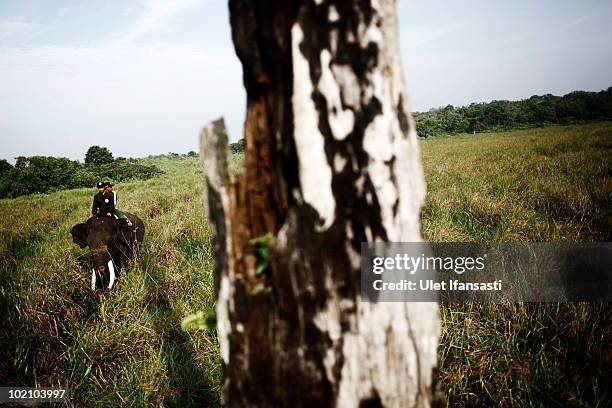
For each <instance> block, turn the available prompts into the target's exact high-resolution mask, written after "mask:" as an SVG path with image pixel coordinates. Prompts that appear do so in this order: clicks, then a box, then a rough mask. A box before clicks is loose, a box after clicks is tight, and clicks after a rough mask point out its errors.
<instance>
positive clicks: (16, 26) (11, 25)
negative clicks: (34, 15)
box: [0, 20, 38, 39]
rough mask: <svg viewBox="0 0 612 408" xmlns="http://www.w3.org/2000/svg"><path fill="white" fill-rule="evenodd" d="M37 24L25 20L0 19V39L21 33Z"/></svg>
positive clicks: (30, 29)
mask: <svg viewBox="0 0 612 408" xmlns="http://www.w3.org/2000/svg"><path fill="white" fill-rule="evenodd" d="M37 27H38V24H36V23H28V22H25V21H10V20H5V21H0V39H4V38H7V37H10V36H13V35H15V34H22V33H25V32H29V31H32V30H33V29H35V28H37Z"/></svg>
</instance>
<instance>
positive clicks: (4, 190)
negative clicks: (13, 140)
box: [0, 146, 163, 198]
mask: <svg viewBox="0 0 612 408" xmlns="http://www.w3.org/2000/svg"><path fill="white" fill-rule="evenodd" d="M162 173H163V172H162V171H161V170H160V169H159V168H157V167H156V166H152V165H148V164H142V163H139V161H138V159H126V158H122V157H118V158H117V159H114V158H113V155H112V153H111V152H110V151H109V150H108V149H107V148H105V147H100V146H92V147H90V148H89V150H88V151H87V154H86V155H85V163H81V162H79V161H76V160H70V159H67V158H65V157H51V156H32V157H23V156H20V157H17V158H16V161H15V165H14V166H12V165H11V164H10V163H8V162H7V161H6V160H0V198H13V197H19V196H22V195H28V194H36V193H49V192H52V191H57V190H68V189H72V188H80V187H93V186H94V184H95V183H96V181H99V180H104V181H113V182H124V181H129V180H147V179H149V178H151V177H155V176H157V175H160V174H162Z"/></svg>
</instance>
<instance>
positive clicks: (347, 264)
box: [202, 0, 440, 407]
mask: <svg viewBox="0 0 612 408" xmlns="http://www.w3.org/2000/svg"><path fill="white" fill-rule="evenodd" d="M230 15H231V24H232V34H233V40H234V45H235V47H236V52H237V55H238V57H239V58H240V60H241V62H242V65H243V72H244V86H245V88H246V90H247V116H246V120H245V125H244V137H245V163H244V170H243V173H242V174H241V176H240V177H239V179H238V180H233V178H232V176H231V174H229V170H228V167H227V154H228V153H227V135H226V133H225V127H224V125H223V122H222V120H219V121H216V122H213V123H212V124H211V125H209V126H208V127H206V128H204V130H203V131H202V157H203V159H204V162H205V168H206V172H207V183H208V191H209V194H208V197H209V211H210V216H211V219H212V221H213V223H214V225H215V232H216V245H217V277H218V281H217V319H218V334H219V342H220V346H221V355H222V358H223V361H224V367H225V386H224V402H225V404H226V405H227V406H232V407H234V406H235V407H245V406H249V407H278V406H292V407H294V406H297V407H314V406H316V407H320V406H321V407H324V406H339V407H381V406H384V407H423V406H429V405H431V404H432V403H436V402H437V401H440V400H439V399H438V394H437V393H436V392H435V388H436V386H435V380H436V375H435V367H436V361H437V357H436V354H437V346H438V338H439V331H440V328H439V317H438V308H437V305H436V304H431V303H412V304H406V303H367V302H363V301H360V287H359V285H360V255H359V254H360V245H361V243H362V242H372V241H412V242H413V241H420V240H421V234H420V223H419V215H420V209H421V205H422V202H423V198H424V191H425V188H424V181H423V175H422V170H421V166H420V161H419V150H418V144H417V140H416V133H415V126H414V123H413V121H412V118H411V116H410V114H409V110H408V104H407V99H406V92H405V88H404V82H403V77H402V69H401V64H400V59H399V48H398V43H397V41H398V39H397V31H396V12H395V2H394V1H388V0H385V1H366V0H362V1H359V0H355V1H323V0H310V1H273V0H272V1H264V0H262V1H254V0H230ZM268 233H270V234H271V236H272V237H273V238H272V239H271V240H270V241H269V242H267V241H265V240H263V239H260V240H256V241H257V242H255V241H253V239H254V238H257V237H262V236H264V235H265V234H268ZM266 250H267V251H269V253H270V257H269V258H270V259H269V261H268V259H267V257H266V256H265V251H266ZM258 268H259V271H258ZM432 382H433V384H432Z"/></svg>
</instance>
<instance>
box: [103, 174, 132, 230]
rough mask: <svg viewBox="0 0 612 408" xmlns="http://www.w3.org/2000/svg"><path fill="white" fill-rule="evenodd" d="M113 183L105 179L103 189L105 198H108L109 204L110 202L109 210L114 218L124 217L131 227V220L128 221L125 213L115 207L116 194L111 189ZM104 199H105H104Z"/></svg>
mask: <svg viewBox="0 0 612 408" xmlns="http://www.w3.org/2000/svg"><path fill="white" fill-rule="evenodd" d="M113 185H114V184H113V183H111V182H110V181H107V182H106V183H105V190H104V194H105V198H108V200H109V204H110V206H109V207H110V209H112V211H110V214H112V215H114V216H115V218H117V219H124V220H126V221H127V222H128V225H129V226H130V227H131V226H132V222H131V221H130V219H129V218H128V217H127V215H125V213H124V212H123V211H120V210H118V209H117V207H116V206H117V194H116V193H115V192H114V191H113ZM105 201H106V200H105Z"/></svg>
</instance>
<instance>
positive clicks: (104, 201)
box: [91, 181, 115, 217]
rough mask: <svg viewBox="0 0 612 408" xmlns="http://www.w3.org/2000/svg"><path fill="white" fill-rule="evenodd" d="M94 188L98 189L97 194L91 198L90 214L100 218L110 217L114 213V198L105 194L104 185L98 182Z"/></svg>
mask: <svg viewBox="0 0 612 408" xmlns="http://www.w3.org/2000/svg"><path fill="white" fill-rule="evenodd" d="M96 187H98V193H97V194H96V195H95V196H94V198H93V205H92V207H91V213H92V214H93V215H97V216H102V217H104V216H106V217H112V215H113V214H114V213H115V202H114V197H110V196H109V195H108V194H107V193H106V183H104V182H102V181H99V182H98V183H96Z"/></svg>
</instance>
